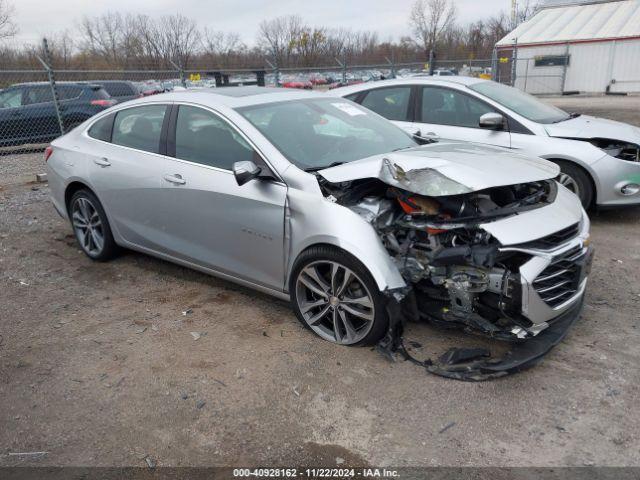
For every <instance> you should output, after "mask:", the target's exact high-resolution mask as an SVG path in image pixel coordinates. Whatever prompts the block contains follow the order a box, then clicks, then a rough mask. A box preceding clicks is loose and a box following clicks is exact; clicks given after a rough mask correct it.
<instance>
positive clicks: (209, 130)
mask: <svg viewBox="0 0 640 480" xmlns="http://www.w3.org/2000/svg"><path fill="white" fill-rule="evenodd" d="M167 153H168V154H169V155H172V156H173V157H174V158H173V159H170V160H168V161H167V163H166V169H165V170H164V171H163V175H162V183H163V192H164V193H163V201H162V210H163V212H164V214H165V216H164V220H165V223H164V231H165V233H166V236H165V237H164V240H165V241H166V242H167V243H166V244H165V247H166V249H167V250H168V251H170V252H171V254H172V255H174V256H176V257H178V258H181V259H183V260H187V261H190V262H194V263H196V264H198V265H201V266H204V267H208V268H212V269H214V270H217V271H219V272H222V273H226V274H229V275H232V276H234V277H239V278H242V279H245V280H248V281H251V282H254V283H258V284H261V285H264V286H267V287H270V288H274V289H278V290H282V289H283V286H284V205H285V201H286V195H287V188H286V186H285V185H284V184H283V183H281V182H279V181H275V180H270V179H256V180H253V181H250V182H248V183H246V184H245V185H243V186H238V184H237V183H236V180H235V177H234V175H233V172H232V167H233V164H234V163H235V162H239V161H243V160H252V161H254V162H256V164H259V165H261V167H262V168H263V171H266V169H268V166H267V165H266V163H264V161H263V160H262V158H261V156H260V155H259V154H258V153H257V152H256V150H255V149H254V148H253V147H252V146H251V144H250V143H249V142H248V140H247V139H246V137H244V136H243V135H242V134H241V133H240V132H239V131H238V130H237V129H236V128H235V127H233V126H232V125H231V124H230V123H229V122H227V120H225V119H224V118H223V117H221V116H219V115H217V114H216V113H214V112H212V111H210V110H207V109H203V108H200V107H196V106H190V105H180V106H179V107H178V106H175V107H174V109H173V113H172V121H171V127H170V129H169V135H168V149H167Z"/></svg>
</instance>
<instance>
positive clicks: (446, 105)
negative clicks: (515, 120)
mask: <svg viewBox="0 0 640 480" xmlns="http://www.w3.org/2000/svg"><path fill="white" fill-rule="evenodd" d="M490 112H495V109H494V108H492V107H491V106H490V105H487V104H486V103H484V102H481V101H480V100H476V99H475V98H473V97H471V96H469V95H465V94H464V93H461V92H457V91H455V90H451V89H448V88H439V87H424V88H423V89H422V106H421V115H422V117H421V118H422V121H423V122H424V123H432V124H434V125H451V126H455V127H467V128H479V122H480V117H481V116H482V115H484V114H485V113H490Z"/></svg>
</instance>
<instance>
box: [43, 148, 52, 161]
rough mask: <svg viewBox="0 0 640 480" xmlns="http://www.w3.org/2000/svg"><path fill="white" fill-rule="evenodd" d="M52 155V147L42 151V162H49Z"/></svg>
mask: <svg viewBox="0 0 640 480" xmlns="http://www.w3.org/2000/svg"><path fill="white" fill-rule="evenodd" d="M52 153H53V147H52V146H51V145H49V146H48V147H47V148H45V149H44V161H45V162H46V161H47V160H49V157H50V156H51V154H52Z"/></svg>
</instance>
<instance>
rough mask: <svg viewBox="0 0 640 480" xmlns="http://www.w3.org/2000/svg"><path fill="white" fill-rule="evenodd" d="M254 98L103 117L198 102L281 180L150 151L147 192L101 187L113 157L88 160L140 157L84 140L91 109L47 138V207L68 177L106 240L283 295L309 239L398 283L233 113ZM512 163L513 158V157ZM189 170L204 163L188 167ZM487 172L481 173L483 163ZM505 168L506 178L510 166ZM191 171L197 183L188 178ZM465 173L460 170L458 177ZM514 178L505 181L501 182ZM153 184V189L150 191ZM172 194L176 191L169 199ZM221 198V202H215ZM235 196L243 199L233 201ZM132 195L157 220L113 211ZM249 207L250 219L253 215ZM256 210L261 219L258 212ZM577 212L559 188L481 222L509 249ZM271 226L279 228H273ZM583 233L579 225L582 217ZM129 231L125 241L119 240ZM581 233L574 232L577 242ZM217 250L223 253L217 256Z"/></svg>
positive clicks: (329, 205) (144, 174) (357, 234)
mask: <svg viewBox="0 0 640 480" xmlns="http://www.w3.org/2000/svg"><path fill="white" fill-rule="evenodd" d="M314 96H316V94H313V93H307V92H304V93H303V92H291V93H288V92H287V93H284V94H282V93H281V94H279V95H278V98H277V100H289V99H296V98H312V97H314ZM259 97H261V98H256V97H255V96H254V97H251V98H241V99H237V98H233V99H229V98H225V97H221V96H219V95H215V94H214V93H213V92H197V93H194V92H180V93H174V94H166V95H158V96H156V97H154V98H153V99H141V100H135V101H133V102H128V103H127V104H123V105H121V106H118V107H115V108H114V109H112V110H108V111H106V112H105V113H104V114H103V115H106V114H109V113H111V112H113V111H117V110H119V109H122V108H128V107H131V106H134V105H145V104H149V103H173V102H176V103H189V104H195V105H199V106H202V107H203V108H208V109H210V110H212V111H215V112H217V113H219V114H220V115H221V116H223V117H225V118H226V119H227V120H228V121H229V122H230V123H231V124H232V125H234V127H235V128H237V129H238V131H240V132H242V133H243V134H244V136H245V138H247V139H248V140H250V142H251V143H252V144H253V146H254V147H255V148H256V150H257V151H258V152H259V153H260V154H261V155H262V156H263V158H264V159H265V160H266V161H267V162H268V163H269V164H270V166H271V167H272V169H273V171H274V173H275V174H276V176H277V177H279V178H280V179H282V183H280V182H279V181H276V182H273V183H271V184H261V181H253V182H250V183H249V184H247V185H245V186H243V187H237V186H235V187H234V186H233V185H232V183H231V180H232V178H233V177H232V176H231V174H230V172H228V171H224V170H220V169H213V168H211V169H207V170H210V171H209V172H201V171H198V172H196V171H195V170H194V169H193V168H194V167H195V166H196V164H191V163H190V162H184V161H178V162H180V163H181V164H183V165H179V166H177V165H175V164H174V163H172V162H176V160H175V159H171V158H169V157H162V156H161V155H153V154H151V155H152V156H153V157H154V158H153V160H156V161H157V164H156V165H157V166H156V167H154V168H144V169H143V168H141V169H140V170H134V171H135V172H138V173H136V177H135V178H137V179H139V180H138V181H142V182H143V183H145V182H146V184H147V185H149V186H150V188H149V190H150V191H151V192H155V194H153V195H151V194H149V192H144V193H142V192H139V191H138V188H137V187H136V185H133V183H134V182H135V180H134V179H128V180H122V179H118V178H115V179H111V181H113V183H114V184H120V188H119V189H118V188H116V187H115V186H114V185H105V182H106V183H108V181H109V178H110V177H108V176H107V173H106V172H107V171H108V170H109V169H110V168H112V167H113V166H114V162H111V163H112V165H111V166H109V167H101V166H99V165H96V164H95V163H94V160H95V159H96V158H97V159H103V158H107V159H109V156H108V155H110V156H111V157H112V158H113V159H114V160H115V159H116V157H117V158H120V157H122V158H123V160H121V161H123V162H124V161H125V160H124V159H125V157H126V159H137V160H136V161H139V162H143V163H144V162H147V160H149V159H146V158H145V159H140V158H139V157H137V156H136V155H134V154H133V153H132V152H130V151H129V150H130V149H127V148H126V147H119V146H116V145H111V144H106V143H105V142H101V141H99V140H95V139H92V138H90V137H88V136H87V134H86V130H87V129H88V128H89V127H90V125H92V124H93V122H95V121H97V120H99V119H100V118H101V117H102V115H100V116H97V117H95V118H93V119H91V120H90V121H88V122H85V123H84V124H83V125H81V126H80V127H78V128H76V129H74V130H73V131H72V132H70V133H69V134H67V135H65V136H64V137H61V138H59V139H57V140H56V141H54V142H53V146H54V151H53V154H52V156H51V157H50V158H49V161H48V162H47V171H48V173H49V180H50V185H51V195H52V200H53V203H54V205H55V206H56V208H57V210H58V211H59V212H60V213H61V214H62V215H66V206H65V200H64V196H65V191H66V188H67V186H68V185H69V184H71V183H72V182H75V181H78V182H82V183H84V184H85V185H87V186H88V187H89V188H91V189H92V190H93V191H94V193H96V195H97V196H98V198H99V199H100V200H101V202H103V204H104V205H105V206H106V210H107V215H108V218H109V221H110V223H111V224H112V225H117V226H118V228H114V237H115V240H116V242H117V243H118V244H120V245H123V246H126V247H129V248H132V249H134V250H138V251H142V252H145V253H149V254H151V255H155V256H158V257H160V258H164V259H167V260H170V261H173V262H175V263H179V264H181V265H185V266H189V267H192V268H195V269H198V270H201V271H204V272H206V273H210V274H213V275H217V276H220V277H222V278H225V279H228V280H231V281H235V282H237V283H240V284H243V285H247V286H250V287H253V288H256V289H259V290H262V291H265V292H267V293H269V294H272V295H274V296H278V297H280V298H288V294H287V281H288V277H289V274H290V272H291V269H292V266H293V264H294V261H295V259H296V258H297V256H298V255H299V254H300V253H301V252H302V251H304V250H305V249H306V248H307V247H309V246H311V245H316V244H331V245H335V246H337V247H340V248H343V249H344V250H346V251H348V252H349V253H351V254H352V255H354V256H355V257H357V258H358V259H359V260H360V261H361V262H362V263H363V264H364V265H366V266H367V268H368V269H369V271H370V273H371V274H372V276H373V278H374V279H375V281H376V283H377V285H378V288H379V289H380V290H381V291H384V290H387V289H395V288H398V287H402V286H405V282H404V280H403V278H402V276H401V275H400V272H399V271H398V269H397V268H396V266H395V265H394V264H393V262H392V260H391V258H390V256H389V254H388V253H387V252H386V250H385V249H384V247H383V246H382V243H381V241H380V239H379V238H378V236H377V234H376V233H375V231H374V229H373V228H372V227H371V225H369V224H368V223H367V222H366V221H365V220H364V219H363V218H362V217H361V216H359V215H358V214H356V213H355V212H353V211H351V210H349V209H348V208H346V207H343V206H340V205H338V204H336V203H334V202H332V201H330V200H329V199H326V198H324V197H323V195H322V193H321V191H320V188H319V186H318V182H317V179H316V177H315V176H314V175H313V174H310V173H307V172H304V171H302V170H300V169H299V168H297V167H296V166H294V165H292V164H291V163H290V162H288V160H287V159H286V158H284V157H283V156H282V155H281V154H280V152H279V151H278V150H277V149H275V147H273V145H271V144H270V143H269V142H268V141H267V140H266V139H265V138H264V137H263V136H262V135H261V134H260V133H259V132H258V131H257V130H256V129H255V128H253V127H252V126H251V125H250V124H249V123H248V122H247V121H246V120H244V119H243V117H241V116H240V115H239V114H237V113H236V112H235V111H234V110H233V108H234V107H235V106H238V105H239V104H244V105H247V104H250V102H252V101H253V102H254V103H255V102H262V101H264V102H267V101H276V100H274V99H273V98H271V96H270V95H260V96H259ZM466 148H469V149H471V150H474V155H477V156H478V157H480V156H482V152H481V147H466ZM112 149H114V150H112ZM436 149H437V148H436ZM426 150H428V148H426V149H425V151H426ZM85 152H91V153H85ZM495 153H496V149H495V148H490V149H488V150H486V155H494V154H495ZM408 155H409V154H408ZM469 155H471V153H469ZM409 157H410V155H409ZM409 157H407V158H409ZM118 161H120V160H118ZM419 161H424V162H425V164H428V162H429V158H428V157H427V156H425V158H424V159H420V160H419ZM449 161H450V163H451V164H453V163H455V162H454V159H453V157H452V158H451V159H450V160H449ZM513 161H515V162H517V161H521V160H519V159H517V158H516V159H514V160H513ZM413 162H418V160H413ZM415 164H416V163H414V165H415ZM197 168H198V169H201V168H206V167H201V166H197ZM450 168H452V165H451V166H450ZM487 170H488V171H489V169H488V168H487ZM451 171H453V169H452V170H451ZM180 172H182V173H180ZM531 172H536V173H535V175H534V176H535V177H536V178H542V177H544V178H549V177H552V176H553V175H554V174H555V170H554V169H553V168H549V166H548V165H547V164H546V162H533V163H532V164H531V166H530V168H529V169H527V168H524V165H523V168H522V173H521V175H522V176H521V177H519V178H520V179H524V178H533V177H527V175H531V174H532V173H531ZM543 172H545V173H543ZM175 173H180V174H184V175H185V177H186V178H187V180H188V183H187V185H191V184H192V183H193V186H194V187H195V188H194V190H195V191H194V192H188V193H187V194H186V198H185V197H184V196H183V195H184V193H183V192H184V190H180V186H178V187H175V188H174V186H173V185H165V184H162V178H163V176H164V175H167V174H175ZM196 173H197V174H196ZM512 173H513V174H514V175H516V172H515V170H514V172H512ZM200 174H202V175H200ZM491 174H493V175H494V178H495V180H496V181H497V183H499V184H503V183H501V182H504V181H505V177H504V176H502V175H501V174H500V172H499V171H498V169H497V168H495V167H494V168H493V169H492V170H491V171H489V175H488V176H483V180H482V182H483V183H482V185H484V186H490V175H491ZM109 175H111V174H109ZM193 175H195V176H193ZM192 176H193V177H192ZM196 177H198V178H200V179H199V180H195V178H196ZM192 178H193V180H192ZM471 178H472V177H471V176H468V177H467V181H470V179H471ZM518 181H519V180H518V179H514V180H513V181H512V182H510V183H516V182H518ZM520 181H524V180H520ZM158 185H161V187H160V188H158ZM478 185H480V184H478ZM110 190H113V191H110ZM285 191H286V195H285ZM122 192H128V193H127V194H126V195H125V196H124V199H122V200H119V199H115V200H114V197H116V196H117V194H118V193H120V194H122ZM176 192H181V193H180V194H179V195H178V196H175V195H174V194H175V193H176ZM165 194H167V195H165ZM225 196H226V197H227V198H223V197H225ZM154 197H158V198H157V199H156V198H154ZM240 197H243V198H242V199H240V200H239V198H240ZM127 198H128V200H127ZM141 199H146V200H147V201H150V200H157V202H156V201H154V202H153V205H151V206H147V207H145V210H154V211H152V212H148V213H149V215H151V218H155V219H157V218H158V216H159V217H161V220H157V221H158V222H159V223H158V224H157V225H148V223H149V222H148V221H147V220H145V219H140V220H139V221H140V223H141V225H133V224H132V223H133V220H132V218H131V216H130V215H131V214H130V213H127V212H124V213H123V212H122V210H121V209H126V207H127V205H131V203H130V202H131V201H136V202H139V201H140V200H141ZM214 199H217V200H214ZM221 199H222V200H221ZM215 201H221V202H222V204H223V208H221V209H219V210H217V211H216V212H212V211H210V210H207V209H211V207H212V206H213V205H212V203H214V202H215ZM114 202H115V203H114ZM182 202H184V203H182ZM110 205H116V210H115V211H110ZM178 207H182V208H178ZM165 209H167V210H166V211H165ZM189 209H190V210H192V211H194V212H200V211H202V210H203V209H204V210H206V211H205V213H203V216H200V215H197V214H196V215H195V216H190V217H185V218H181V217H182V216H183V215H184V213H185V210H189ZM256 210H257V211H258V212H260V215H255V213H254V212H255V211H256ZM263 215H264V218H262V216H263ZM120 216H122V218H120ZM584 218H586V215H585V214H584V211H583V210H582V208H581V206H580V204H579V201H578V200H577V198H576V197H575V196H574V195H572V194H570V193H569V192H568V191H566V190H565V189H563V188H562V187H559V194H558V196H557V199H556V201H555V202H554V203H553V204H551V205H549V206H546V207H543V208H540V209H537V210H532V211H528V212H524V213H521V214H520V215H517V216H514V217H509V218H505V219H502V220H497V221H495V222H491V223H488V224H486V225H483V227H484V228H485V230H487V231H489V232H490V233H492V234H493V235H494V236H495V237H496V238H497V239H498V240H500V241H501V242H502V244H503V245H513V244H516V243H521V242H523V241H529V240H533V239H536V238H539V237H542V236H544V235H546V234H547V233H550V232H552V231H555V230H557V229H561V228H565V227H567V226H570V225H572V224H574V223H576V222H579V221H581V219H583V220H582V221H583V230H584V228H585V227H584V225H585V224H584ZM272 222H273V223H272ZM587 222H588V221H587ZM221 225H224V227H222V226H221ZM176 226H179V229H180V230H183V231H182V232H181V233H179V234H176V233H175V228H174V227H176ZM221 228H224V229H225V232H224V233H223V234H222V236H221V237H220V238H219V239H214V238H215V236H216V235H219V234H220V229H221ZM247 230H250V231H247ZM278 230H279V231H280V232H281V234H279V233H277V232H278ZM586 230H587V231H588V223H587V226H586ZM172 232H173V233H172ZM130 235H131V236H132V238H127V236H130ZM144 235H149V236H152V237H153V238H146V237H145V238H144V239H142V240H141V239H140V238H139V237H140V236H144ZM172 235H173V236H172ZM585 235H586V234H585ZM171 236H172V237H171ZM265 237H267V238H265ZM585 238H586V237H584V236H583V237H580V239H581V240H580V241H583V240H584V239H585ZM132 240H135V241H132ZM209 240H210V242H211V243H209ZM218 240H219V241H218ZM209 249H216V250H217V249H220V251H217V252H209V251H207V250H209ZM536 255H537V256H540V257H543V258H547V257H548V255H549V254H548V253H545V252H542V253H540V252H538V253H537V254H536ZM226 256H228V257H229V258H226V259H225V258H223V257H226ZM266 257H269V258H266ZM532 298H535V297H532ZM543 313H544V312H543ZM542 317H543V316H541V317H540V318H542Z"/></svg>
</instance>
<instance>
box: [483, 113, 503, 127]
mask: <svg viewBox="0 0 640 480" xmlns="http://www.w3.org/2000/svg"><path fill="white" fill-rule="evenodd" d="M478 124H479V125H480V128H488V129H490V130H501V129H502V128H503V127H504V117H503V116H502V115H500V114H499V113H494V112H490V113H485V114H484V115H482V116H481V117H480V121H479V122H478Z"/></svg>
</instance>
